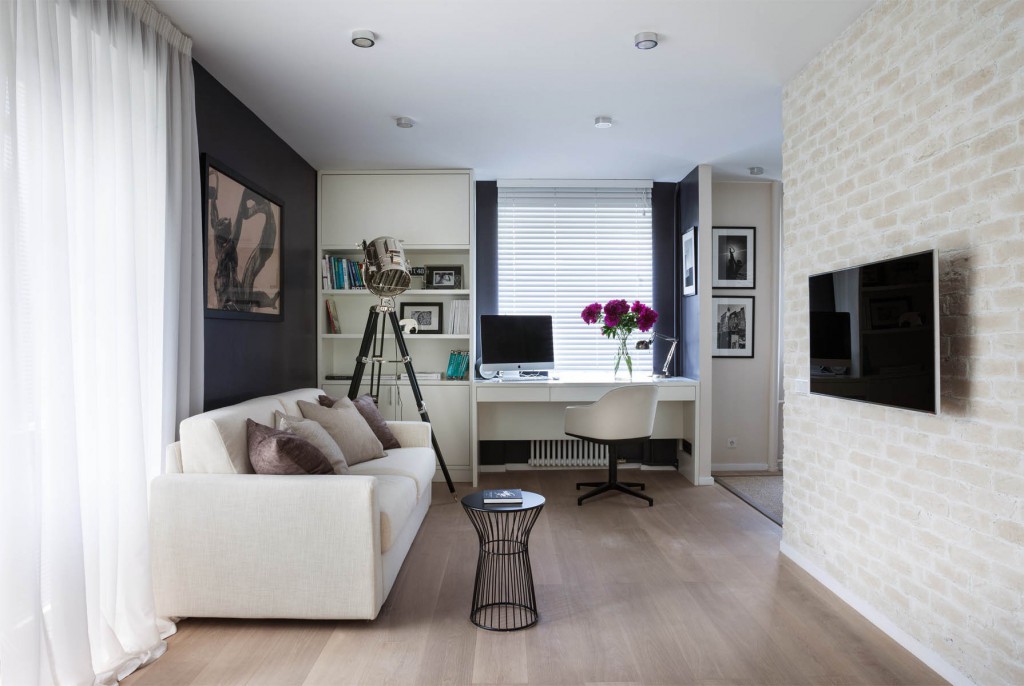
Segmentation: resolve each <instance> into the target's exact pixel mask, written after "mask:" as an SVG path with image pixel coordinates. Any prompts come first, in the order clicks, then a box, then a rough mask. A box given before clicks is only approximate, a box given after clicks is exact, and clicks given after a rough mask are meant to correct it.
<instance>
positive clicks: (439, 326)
mask: <svg viewBox="0 0 1024 686" xmlns="http://www.w3.org/2000/svg"><path fill="white" fill-rule="evenodd" d="M400 312H401V316H400V318H401V319H412V320H414V321H415V322H416V333H443V332H444V305H443V303H402V305H401V309H400Z"/></svg>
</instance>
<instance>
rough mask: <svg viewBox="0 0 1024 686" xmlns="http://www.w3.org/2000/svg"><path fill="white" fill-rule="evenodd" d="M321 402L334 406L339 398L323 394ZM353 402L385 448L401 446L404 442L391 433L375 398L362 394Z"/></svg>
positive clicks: (324, 404) (320, 398) (325, 405)
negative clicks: (400, 441)
mask: <svg viewBox="0 0 1024 686" xmlns="http://www.w3.org/2000/svg"><path fill="white" fill-rule="evenodd" d="M317 400H318V401H320V404H321V405H323V406H324V407H334V403H336V402H338V399H337V398H332V397H331V396H329V395H321V396H320V397H318V398H317ZM352 404H353V405H355V406H356V409H357V410H359V414H361V415H362V416H363V419H365V420H366V423H367V424H369V425H370V429H372V430H373V435H374V436H376V437H377V440H378V441H380V444H381V445H382V446H383V447H384V450H391V449H392V448H401V447H402V444H401V443H399V442H398V439H397V438H395V434H393V433H391V429H389V428H388V422H387V420H386V419H384V416H383V415H382V414H381V413H380V410H379V409H378V408H377V403H375V402H373V398H372V397H371V396H369V395H361V396H359V397H358V398H356V399H355V400H353V401H352Z"/></svg>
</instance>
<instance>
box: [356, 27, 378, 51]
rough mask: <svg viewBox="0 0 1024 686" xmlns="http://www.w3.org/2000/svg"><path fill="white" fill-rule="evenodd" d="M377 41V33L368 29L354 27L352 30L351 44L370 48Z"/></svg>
mask: <svg viewBox="0 0 1024 686" xmlns="http://www.w3.org/2000/svg"><path fill="white" fill-rule="evenodd" d="M376 43H377V34H375V33H374V32H373V31H370V30H369V29H356V30H355V31H353V32H352V45H354V46H356V47H357V48H372V47H373V46H374V45H376Z"/></svg>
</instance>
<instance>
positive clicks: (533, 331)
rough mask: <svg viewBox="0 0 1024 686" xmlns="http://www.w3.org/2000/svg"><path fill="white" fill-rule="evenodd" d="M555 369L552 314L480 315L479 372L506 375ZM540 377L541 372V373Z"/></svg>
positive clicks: (512, 375) (517, 375)
mask: <svg viewBox="0 0 1024 686" xmlns="http://www.w3.org/2000/svg"><path fill="white" fill-rule="evenodd" d="M554 368H555V345H554V339H553V337H552V334H551V316H550V315H521V314H512V315H508V314H482V315H480V372H481V373H482V374H487V373H492V374H493V373H496V372H500V373H501V375H502V377H503V378H510V377H519V376H524V377H528V376H530V374H520V372H544V371H547V370H552V369H554ZM538 376H539V375H538Z"/></svg>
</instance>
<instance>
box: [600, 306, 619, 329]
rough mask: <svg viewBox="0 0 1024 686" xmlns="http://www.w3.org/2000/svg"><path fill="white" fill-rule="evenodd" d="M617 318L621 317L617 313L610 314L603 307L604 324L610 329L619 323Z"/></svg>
mask: <svg viewBox="0 0 1024 686" xmlns="http://www.w3.org/2000/svg"><path fill="white" fill-rule="evenodd" d="M619 319H621V317H619V315H617V314H610V313H609V312H608V310H607V308H605V312H604V325H605V326H607V327H608V328H610V329H614V328H615V327H616V326H618V325H619Z"/></svg>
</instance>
